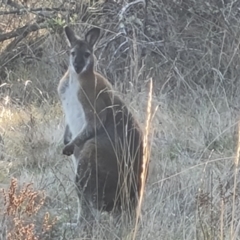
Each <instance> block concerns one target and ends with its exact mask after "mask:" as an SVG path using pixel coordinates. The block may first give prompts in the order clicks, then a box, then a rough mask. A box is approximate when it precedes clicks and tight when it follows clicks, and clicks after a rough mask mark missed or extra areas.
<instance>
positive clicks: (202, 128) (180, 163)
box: [0, 0, 240, 240]
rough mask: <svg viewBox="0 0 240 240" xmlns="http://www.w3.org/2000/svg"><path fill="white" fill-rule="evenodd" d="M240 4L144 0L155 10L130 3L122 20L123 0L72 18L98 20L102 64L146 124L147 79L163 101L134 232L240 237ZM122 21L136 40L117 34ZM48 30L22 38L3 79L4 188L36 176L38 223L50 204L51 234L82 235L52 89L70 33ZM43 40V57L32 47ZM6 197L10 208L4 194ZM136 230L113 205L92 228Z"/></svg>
mask: <svg viewBox="0 0 240 240" xmlns="http://www.w3.org/2000/svg"><path fill="white" fill-rule="evenodd" d="M43 3H44V2H43ZM99 4H100V3H99ZM97 6H98V4H97ZM239 8H240V2H239V1H228V2H227V1H217V0H213V1H194V0H187V1H148V5H147V9H143V7H142V6H141V5H138V4H137V5H134V7H131V8H129V9H128V10H127V11H126V12H125V13H124V17H123V19H122V20H121V21H122V22H121V23H122V24H123V25H121V24H120V23H119V19H118V16H119V15H118V14H117V13H118V12H119V11H120V10H121V9H122V6H121V4H120V5H117V6H115V5H114V7H112V8H111V6H110V5H108V6H104V11H105V12H104V14H102V15H101V14H100V13H101V11H100V10H99V12H97V13H96V12H95V13H92V12H91V14H90V13H89V17H88V18H86V19H87V20H86V19H85V22H84V24H81V21H80V18H81V19H82V15H81V13H79V16H77V17H76V18H75V19H74V21H73V24H74V25H75V27H76V29H78V30H83V29H84V28H85V27H86V26H91V25H98V26H100V27H101V28H102V30H103V37H102V40H101V41H100V43H99V44H98V47H97V51H96V55H97V57H98V62H97V68H98V69H99V70H100V71H101V72H102V73H103V74H104V75H105V76H107V77H108V78H109V79H110V81H112V83H113V84H114V85H115V88H116V89H117V90H119V91H121V92H122V95H123V97H124V99H125V100H126V102H127V103H128V105H129V107H130V108H131V109H132V111H133V112H134V114H135V115H136V116H137V117H138V119H139V120H140V122H141V123H142V124H143V127H144V122H145V120H146V118H147V116H146V108H147V102H148V90H149V89H148V87H147V86H146V82H147V81H148V79H150V78H151V77H152V79H153V96H152V97H153V98H152V105H153V109H156V107H158V109H157V111H156V112H154V118H153V121H152V124H151V129H150V131H151V133H150V136H151V138H150V139H149V142H150V145H151V150H152V152H151V159H150V173H149V180H148V182H147V185H146V189H145V190H146V191H145V195H144V201H143V204H142V209H141V210H142V211H141V214H140V218H139V219H140V221H139V222H138V224H139V225H138V228H137V231H136V239H139V240H141V239H142V240H143V239H144V240H145V239H149V240H155V239H173V240H178V239H179V240H180V239H184V240H192V239H204V240H210V239H211V240H212V239H226V240H228V239H229V240H235V239H240V229H239V226H240V224H239V223H240V210H239V209H240V202H239V195H240V189H239V187H240V180H239V174H238V173H239V169H238V168H239V164H238V158H239V157H238V154H239V141H238V140H237V137H236V136H237V134H238V130H237V124H238V122H239V109H240V101H239V95H240V94H239V93H240V88H239V86H240V85H239V76H240V68H239V63H240V57H239V56H240V54H239V43H240V41H239V39H240V30H239V24H240V17H239ZM145 10H146V11H147V13H148V14H147V15H146V14H145ZM91 11H93V10H91ZM80 15H81V16H80ZM17 17H18V18H21V16H17ZM0 18H1V16H0ZM8 20H9V19H8ZM24 21H26V20H25V19H23V22H24ZM9 23H10V21H9ZM19 24H20V23H19ZM120 25H121V26H124V28H125V30H126V32H127V36H128V38H127V39H126V38H125V37H119V38H116V39H115V40H112V41H111V39H112V38H113V37H116V33H117V32H119V26H120ZM45 33H47V34H46V35H44V34H45ZM41 34H42V35H41ZM41 34H40V35H41V36H42V38H37V37H36V36H34V37H32V38H31V36H30V37H29V38H28V39H26V44H27V43H28V42H29V39H31V41H32V42H31V44H30V43H29V45H26V46H27V47H28V49H31V51H30V50H29V52H24V54H25V55H24V56H26V58H20V59H16V61H14V64H12V65H11V66H8V67H7V68H6V69H5V70H4V71H5V73H6V74H5V76H4V78H2V77H1V84H4V83H6V84H4V85H2V86H1V87H0V91H1V92H0V100H1V103H0V166H1V167H0V187H3V188H4V189H8V188H9V187H8V186H9V183H10V179H11V178H12V177H15V178H17V179H18V183H19V186H22V185H23V182H25V183H30V182H32V183H33V187H34V189H37V190H35V191H36V192H38V191H43V190H44V192H45V195H46V199H45V202H44V205H43V207H42V208H41V209H42V210H39V215H36V216H35V217H36V218H35V220H36V221H39V222H41V223H42V220H43V217H44V214H45V212H50V215H51V216H58V221H57V222H56V224H55V225H54V228H53V229H52V230H50V231H49V232H52V235H51V238H49V239H60V238H62V239H86V236H84V234H83V233H82V231H81V229H73V230H71V229H62V227H61V226H62V223H65V222H69V221H72V220H74V219H75V216H74V214H75V213H76V209H77V201H76V195H75V191H74V190H73V187H74V186H73V181H72V176H73V174H72V173H73V166H72V164H71V161H70V160H69V159H68V158H65V157H64V156H62V155H61V149H62V147H63V144H62V134H63V116H62V112H61V107H60V105H59V100H58V98H57V96H56V94H57V93H56V86H57V84H58V81H59V79H60V77H61V75H62V73H63V72H64V70H63V69H64V68H65V63H66V60H67V54H66V43H65V41H64V38H63V35H62V33H61V32H60V33H59V32H56V31H52V29H51V28H49V31H47V30H46V31H45V32H42V33H41ZM35 40H36V42H35ZM126 40H127V41H126ZM3 47H4V46H3ZM39 48H41V49H42V56H41V58H40V59H39V58H37V57H36V55H34V54H35V53H36V51H35V50H36V49H39ZM27 57H31V61H27V60H26V59H27ZM130 80H131V81H130ZM1 84H0V85H1ZM237 145H238V146H237ZM237 149H238V150H237ZM236 153H238V154H236ZM236 159H237V161H236ZM0 200H1V201H2V200H3V199H1V198H0ZM1 206H2V207H1V214H2V215H1V217H3V213H4V209H5V206H4V202H3V201H2V203H1ZM40 213H41V214H40ZM12 223H13V224H14V222H12ZM31 223H33V224H35V222H31ZM16 224H17V222H16ZM16 224H15V225H16ZM27 224H30V223H27ZM4 226H7V227H8V229H9V225H8V224H7V223H6V224H5V225H4ZM11 226H12V225H11ZM19 226H20V225H19ZM24 226H27V225H24ZM133 226H134V224H133ZM0 228H1V229H0V233H1V234H2V236H3V230H4V229H3V227H0ZM49 232H48V234H50V233H49ZM0 236H1V235H0ZM48 237H49V236H48ZM133 238H134V227H132V228H131V229H129V226H124V224H121V223H116V222H114V221H113V220H112V219H111V218H109V216H106V215H104V216H103V217H102V221H101V222H98V223H96V226H94V237H93V239H128V240H130V239H133Z"/></svg>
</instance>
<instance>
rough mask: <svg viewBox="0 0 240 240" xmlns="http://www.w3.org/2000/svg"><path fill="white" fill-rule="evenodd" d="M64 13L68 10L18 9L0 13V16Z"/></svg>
mask: <svg viewBox="0 0 240 240" xmlns="http://www.w3.org/2000/svg"><path fill="white" fill-rule="evenodd" d="M60 11H62V12H66V11H69V9H66V8H20V9H17V10H12V11H0V15H10V14H19V15H22V14H26V13H29V12H40V13H41V12H60Z"/></svg>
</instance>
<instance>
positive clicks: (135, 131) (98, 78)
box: [58, 26, 143, 218]
mask: <svg viewBox="0 0 240 240" xmlns="http://www.w3.org/2000/svg"><path fill="white" fill-rule="evenodd" d="M65 33H66V36H67V39H68V41H69V43H70V49H71V50H70V57H69V58H70V59H69V68H68V70H67V72H66V74H65V75H64V76H63V78H62V79H61V80H60V83H59V86H58V93H59V96H60V99H61V102H62V106H63V111H64V113H65V121H66V127H65V133H64V144H65V147H64V149H63V154H65V155H68V156H70V155H72V154H73V156H74V157H73V159H74V160H75V167H76V179H75V183H76V187H77V191H78V196H79V199H80V200H81V204H82V210H83V212H81V217H84V218H87V216H86V215H91V209H90V208H89V206H92V207H93V208H94V209H97V210H100V211H101V210H104V211H108V212H110V211H114V210H118V211H119V210H130V212H132V210H134V209H135V207H136V204H137V200H138V195H139V191H140V188H141V177H140V175H141V171H142V161H143V134H142V131H141V128H140V126H139V124H138V122H137V121H136V119H135V118H134V116H133V115H132V113H131V112H130V111H129V109H128V108H127V106H126V105H125V104H124V102H123V100H122V99H121V98H120V97H119V96H117V94H115V93H114V90H113V88H112V85H111V84H110V82H109V81H108V80H107V79H105V78H104V77H103V76H102V75H100V74H99V73H97V72H95V70H94V63H95V60H94V52H93V47H94V45H95V43H96V42H97V40H98V38H99V35H100V29H98V28H92V29H91V30H90V31H88V32H87V33H86V35H85V39H84V40H82V39H80V38H79V37H78V36H77V35H76V34H75V33H74V32H73V30H72V29H71V28H70V27H68V26H67V27H65ZM78 217H80V216H78Z"/></svg>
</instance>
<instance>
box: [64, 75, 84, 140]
mask: <svg viewBox="0 0 240 240" xmlns="http://www.w3.org/2000/svg"><path fill="white" fill-rule="evenodd" d="M68 81H69V82H68V85H67V87H66V89H65V91H64V92H63V93H61V96H60V97H61V101H62V105H63V111H64V113H65V121H66V124H68V126H69V129H70V131H71V134H72V139H73V138H74V137H76V136H77V135H78V134H79V133H80V132H81V131H82V129H83V128H84V127H85V124H86V120H85V114H84V111H83V107H82V104H81V103H80V101H79V98H78V92H79V88H80V84H79V81H78V80H77V79H76V78H74V76H72V75H70V76H69V80H68Z"/></svg>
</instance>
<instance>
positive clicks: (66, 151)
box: [62, 144, 74, 156]
mask: <svg viewBox="0 0 240 240" xmlns="http://www.w3.org/2000/svg"><path fill="white" fill-rule="evenodd" d="M73 150H74V145H73V144H67V145H66V146H65V147H64V148H63V151H62V153H63V154H64V155H67V156H71V155H72V154H73Z"/></svg>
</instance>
